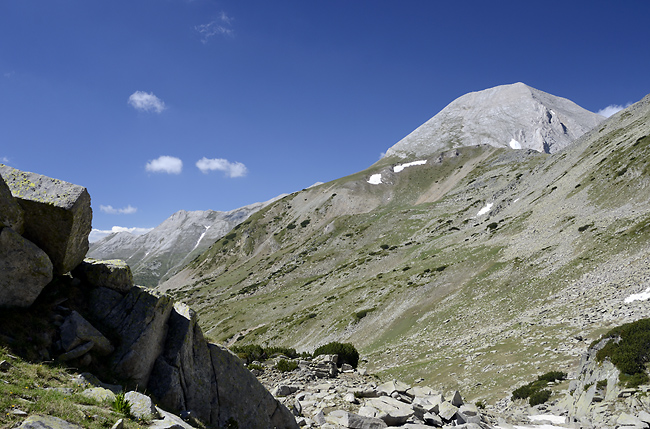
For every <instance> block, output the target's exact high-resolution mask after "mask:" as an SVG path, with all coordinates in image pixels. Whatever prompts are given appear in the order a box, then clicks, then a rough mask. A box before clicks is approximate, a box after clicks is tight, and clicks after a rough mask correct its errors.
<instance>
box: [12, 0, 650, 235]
mask: <svg viewBox="0 0 650 429" xmlns="http://www.w3.org/2000/svg"><path fill="white" fill-rule="evenodd" d="M648 17H650V2H648V1H620V2H612V1H607V2H605V1H571V2H556V1H549V2H544V3H539V2H522V1H492V2H487V1H455V2H443V1H434V0H426V1H424V0H410V1H409V0H406V1H379V0H377V1H351V0H346V1H339V0H327V1H325V0H322V1H320V0H309V1H305V0H300V1H298V0H296V1H283V0H276V1H272V2H271V1H268V0H263V1H261V0H254V1H245V0H238V1H228V0H222V1H210V0H192V1H189V0H128V1H124V0H111V1H99V0H98V1H88V0H60V1H51V0H33V1H29V0H2V1H1V2H0V40H1V41H0V162H4V163H6V164H8V165H11V166H13V167H15V168H18V169H21V170H26V171H33V172H37V173H40V174H44V175H48V176H51V177H55V178H58V179H62V180H66V181H69V182H73V183H76V184H79V185H82V186H85V187H87V188H88V190H89V192H90V195H91V198H92V204H93V211H94V220H93V226H94V228H96V229H98V230H103V231H108V230H111V229H112V228H113V227H115V226H120V227H126V228H136V227H137V228H151V227H154V226H156V225H158V224H159V223H160V222H162V221H163V220H164V219H166V218H167V217H169V216H170V215H171V214H172V213H174V212H175V211H177V210H181V209H184V210H207V209H212V210H231V209H235V208H238V207H241V206H244V205H247V204H250V203H253V202H256V201H265V200H268V199H270V198H272V197H275V196H276V195H279V194H281V193H290V192H294V191H297V190H300V189H303V188H305V187H308V186H310V185H312V184H313V183H315V182H318V181H322V182H325V181H329V180H333V179H336V178H339V177H342V176H345V175H348V174H351V173H354V172H356V171H359V170H362V169H365V168H366V167H368V166H370V165H371V164H373V163H374V162H376V161H377V160H378V159H379V156H380V154H381V153H382V152H384V151H385V150H386V149H388V148H389V147H390V146H392V145H393V144H395V143H396V142H397V141H399V140H400V139H401V138H402V137H404V136H406V135H407V134H408V133H410V132H411V131H412V130H413V129H415V128H417V127H418V126H419V125H421V124H422V123H423V122H425V121H426V120H427V119H429V118H430V117H432V116H433V115H435V114H436V113H437V112H439V111H440V110H441V109H442V108H444V106H446V105H447V104H448V103H450V102H451V101H453V100H454V99H455V98H457V97H459V96H461V95H463V94H466V93H468V92H470V91H478V90H482V89H486V88H489V87H493V86H496V85H501V84H509V83H514V82H519V81H521V82H524V83H526V84H528V85H530V86H533V87H535V88H537V89H540V90H542V91H545V92H548V93H551V94H554V95H558V96H562V97H566V98H569V99H571V100H573V101H574V102H576V103H578V104H579V105H581V106H583V107H584V108H586V109H588V110H591V111H599V110H601V109H604V108H606V107H607V106H610V105H619V106H625V105H626V104H628V103H630V102H636V101H638V100H639V99H641V98H642V97H643V96H645V95H646V94H647V93H649V92H650V72H649V71H650V37H648V34H647V19H648Z"/></svg>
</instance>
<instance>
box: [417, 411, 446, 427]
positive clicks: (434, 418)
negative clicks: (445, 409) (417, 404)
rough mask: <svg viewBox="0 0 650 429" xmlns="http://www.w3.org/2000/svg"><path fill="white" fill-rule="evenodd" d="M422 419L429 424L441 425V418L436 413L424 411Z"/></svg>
mask: <svg viewBox="0 0 650 429" xmlns="http://www.w3.org/2000/svg"><path fill="white" fill-rule="evenodd" d="M422 421H423V422H424V423H426V424H427V425H429V426H437V427H442V419H441V418H440V416H438V415H437V414H433V413H424V415H423V416H422Z"/></svg>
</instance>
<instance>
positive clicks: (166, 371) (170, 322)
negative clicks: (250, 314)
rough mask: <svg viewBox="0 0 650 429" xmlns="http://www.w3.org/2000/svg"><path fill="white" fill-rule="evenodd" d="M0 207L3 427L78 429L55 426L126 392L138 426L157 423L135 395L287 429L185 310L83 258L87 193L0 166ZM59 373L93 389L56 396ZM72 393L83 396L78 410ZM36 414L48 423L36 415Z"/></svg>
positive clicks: (287, 416) (287, 417)
mask: <svg viewBox="0 0 650 429" xmlns="http://www.w3.org/2000/svg"><path fill="white" fill-rule="evenodd" d="M0 209H2V210H1V211H0V308H1V309H2V311H1V312H0V357H2V358H3V359H2V361H1V362H0V373H2V379H1V380H2V383H0V406H2V407H3V409H2V413H0V425H1V426H3V427H10V426H11V425H10V424H9V423H16V421H20V420H23V419H25V421H24V422H23V425H22V426H21V427H24V428H28V427H31V428H33V427H43V428H51V427H64V428H73V427H74V428H76V427H78V426H72V425H70V424H68V423H66V422H61V420H59V419H58V418H59V417H61V416H62V415H63V414H65V415H68V414H69V415H71V417H72V418H73V419H75V420H77V421H78V420H80V419H81V420H82V421H83V419H85V418H86V413H85V411H88V408H85V409H84V408H82V407H80V405H84V404H85V405H97V404H100V405H101V404H102V403H105V402H111V403H113V402H117V398H116V393H117V394H119V393H120V392H121V393H122V394H123V393H124V392H126V390H130V391H129V392H127V393H126V395H123V397H122V400H123V401H124V400H126V401H131V400H133V401H132V402H131V407H132V411H133V415H135V416H137V413H136V408H138V404H139V403H140V402H141V401H140V399H142V400H145V398H146V400H147V401H148V404H149V405H148V409H149V411H150V413H149V414H148V417H147V419H148V420H151V419H153V420H160V419H159V418H158V417H160V415H159V412H158V411H157V410H156V409H155V408H154V406H153V403H154V402H153V400H152V399H151V398H149V397H147V396H146V395H142V394H140V393H138V392H136V391H135V390H140V391H146V392H147V394H148V395H151V396H152V397H153V398H155V401H156V402H155V403H157V404H158V405H160V406H161V407H162V408H165V409H167V410H173V411H177V412H181V411H183V412H185V414H187V415H188V416H189V415H191V417H192V418H193V419H195V420H196V421H197V422H199V423H200V424H202V425H206V424H207V425H211V426H213V427H223V426H226V425H228V427H233V425H235V427H236V426H237V425H241V426H239V427H250V428H260V429H261V428H268V427H283V428H284V427H286V428H297V424H296V422H295V419H294V417H293V415H292V414H291V413H290V412H289V410H288V409H287V408H286V407H284V406H283V405H282V404H280V403H279V402H278V401H277V400H275V399H274V398H273V396H272V395H271V394H270V393H269V392H268V391H267V390H266V389H264V387H263V386H262V385H261V384H260V383H259V382H258V381H257V380H256V379H255V377H254V376H253V375H251V373H250V372H249V371H248V370H247V369H246V368H244V366H243V364H242V363H241V361H240V360H239V359H238V358H237V357H236V356H234V355H233V354H231V353H230V352H229V351H228V350H226V349H224V348H223V347H221V346H218V345H216V344H211V343H209V342H207V341H206V340H205V338H204V336H203V333H202V331H201V329H200V327H199V326H198V324H197V317H196V313H194V311H192V310H191V309H190V308H189V307H188V306H187V305H184V304H182V303H178V302H174V300H173V299H171V297H169V296H168V295H165V294H161V293H157V292H155V291H151V290H147V289H145V288H142V287H138V286H134V285H133V277H132V274H131V271H130V269H129V267H128V265H126V264H125V263H124V262H123V261H97V260H89V259H85V260H84V256H85V254H86V251H87V250H88V234H89V233H90V229H91V227H90V225H91V221H92V210H91V207H90V196H89V195H88V192H87V190H86V189H85V188H83V187H81V186H78V185H74V184H71V183H67V182H63V181H60V180H56V179H52V178H49V177H44V176H41V175H38V174H35V173H27V172H23V171H19V170H16V169H14V168H11V167H8V166H5V165H0ZM7 359H10V360H11V361H10V360H7ZM30 361H31V362H39V363H40V362H44V363H45V365H47V366H48V369H40V368H39V367H36V368H30V366H29V364H28V362H30ZM12 362H13V363H12ZM50 366H53V367H55V368H56V367H57V366H58V367H60V369H59V371H58V372H59V374H58V375H57V374H55V373H56V369H54V370H49V367H50ZM14 367H15V368H16V369H15V370H14V369H13V368H14ZM63 367H65V369H66V370H64V368H63ZM67 368H78V369H83V370H86V371H90V372H92V373H93V374H94V375H95V376H96V377H92V378H93V380H97V381H96V382H95V383H82V384H95V385H96V386H97V387H96V390H95V391H92V389H95V388H90V389H91V392H87V391H86V390H81V388H77V389H75V388H72V387H63V386H65V384H64V383H65V382H66V380H67V381H68V382H69V381H70V380H69V374H68V373H67V372H66V371H67ZM35 374H36V375H35ZM21 377H28V378H27V380H21ZM7 379H9V380H11V381H8V380H7ZM98 379H99V380H102V381H103V382H104V383H101V382H99V381H98ZM107 382H108V383H110V384H105V383H107ZM52 384H55V386H52ZM62 384H63V386H61V385H62ZM16 386H20V387H21V390H20V391H18V390H16V389H15V387H16ZM86 387H88V386H86ZM23 388H24V390H23ZM52 389H59V390H55V391H52ZM61 389H62V390H61ZM77 394H79V395H80V396H82V397H85V396H88V395H90V396H92V398H91V399H81V398H79V397H76V399H77V401H80V402H81V403H78V402H75V395H77ZM98 398H99V399H98ZM138 398H139V399H138ZM88 401H90V402H88ZM50 403H55V404H57V405H56V406H50V405H48V404H50ZM17 407H18V409H19V411H20V412H16V408H17ZM70 409H72V410H74V409H78V412H77V413H75V412H70ZM44 410H45V411H46V412H47V413H48V414H49V416H46V417H45V418H43V416H38V415H36V414H41V413H42V412H43V411H44ZM97 413H101V414H102V415H110V413H108V412H107V411H106V410H98V411H97ZM30 414H32V415H30ZM80 414H81V416H83V417H81V416H80ZM126 414H129V413H126ZM162 414H165V412H162ZM98 418H99V417H98ZM105 418H108V417H105ZM177 420H179V419H177ZM105 423H106V422H105ZM118 423H119V422H118ZM158 423H161V424H163V422H157V423H156V425H157V424H158ZM181 423H182V422H181ZM82 424H84V426H86V424H85V423H82ZM116 424H117V423H116ZM92 426H94V427H96V426H97V425H96V424H94V423H93V424H92ZM179 426H181V427H188V426H187V425H183V424H177V423H176V422H174V421H171V423H170V422H169V419H168V421H167V422H166V423H165V425H163V426H155V427H159V428H163V427H179ZM114 427H116V428H117V427H122V426H121V423H120V424H119V425H118V426H114ZM130 427H133V425H130Z"/></svg>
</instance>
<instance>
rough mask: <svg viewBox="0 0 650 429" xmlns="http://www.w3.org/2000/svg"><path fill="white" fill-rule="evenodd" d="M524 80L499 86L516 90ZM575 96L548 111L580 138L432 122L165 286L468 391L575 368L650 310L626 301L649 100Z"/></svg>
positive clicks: (276, 337) (648, 147) (215, 327)
mask: <svg viewBox="0 0 650 429" xmlns="http://www.w3.org/2000/svg"><path fill="white" fill-rule="evenodd" d="M522 85H523V84H515V85H512V86H504V87H498V88H501V90H502V91H505V92H506V94H505V95H504V96H507V98H509V97H511V94H510V93H511V91H512V90H516V91H515V92H521V90H522V88H521V86H522ZM526 88H529V87H526ZM487 91H492V92H494V89H493V90H487ZM535 91H537V90H534V91H529V93H532V94H535ZM537 92H539V93H541V91H537ZM541 94H543V95H542V96H539V95H538V96H537V99H543V100H547V101H548V100H551V101H552V102H553V103H555V104H553V103H551V104H552V105H549V106H548V107H545V108H544V109H546V110H548V112H550V111H551V110H553V111H554V112H560V108H559V107H557V106H558V103H560V101H557V100H556V98H554V97H553V96H551V95H549V94H545V93H541ZM461 98H462V97H461ZM478 98H479V99H481V100H485V99H488V101H489V103H493V101H494V97H478ZM497 99H499V97H497ZM459 100H460V99H459ZM528 100H529V98H524V102H526V103H528ZM560 100H564V99H560ZM565 101H566V100H564V101H562V102H561V103H564V102H565ZM453 104H454V103H452V104H450V106H452V105H453ZM563 105H564V104H563ZM574 106H575V105H574ZM452 107H454V106H452ZM488 107H489V109H495V108H496V107H495V106H494V105H492V104H491V105H490V106H488ZM488 107H486V106H480V105H479V106H474V107H472V108H473V109H476V111H480V110H481V109H487V108H488ZM511 108H512V107H511ZM576 108H577V106H576ZM454 109H456V108H454ZM463 109H464V110H468V109H467V106H465V107H463ZM489 109H488V110H489ZM544 109H534V110H535V111H537V112H539V114H540V115H542V117H544V115H546V110H544ZM579 109H580V108H577V109H575V110H574V112H573V114H574V117H572V120H571V121H569V120H568V119H566V118H567V116H564V115H566V113H565V112H566V111H562V113H561V115H560V114H555V116H553V115H551V117H550V118H549V117H547V120H548V123H549V124H551V125H553V124H555V125H553V126H551V127H550V128H549V129H553V130H555V131H556V132H559V133H560V134H561V135H565V134H566V135H569V136H572V137H574V138H577V139H576V140H575V141H573V142H572V143H571V144H569V145H567V146H565V147H563V148H557V149H550V150H548V151H545V150H543V148H544V145H542V147H541V148H540V147H539V146H535V145H531V146H528V147H526V146H524V145H521V147H522V148H521V149H517V150H515V149H513V146H512V145H509V143H508V142H511V141H512V140H517V139H520V140H522V142H523V140H524V139H522V138H521V136H522V135H530V132H528V131H526V132H523V134H522V133H521V132H520V133H519V134H517V133H518V131H521V129H523V127H524V125H517V122H516V121H514V122H511V121H508V122H509V125H507V126H504V125H503V124H501V123H499V122H498V118H499V115H496V116H495V117H494V118H492V117H490V120H491V121H496V122H489V123H484V124H482V127H483V128H484V129H486V130H491V129H495V130H497V131H498V135H500V136H501V137H500V139H501V140H500V141H501V142H503V145H502V146H501V147H499V146H498V145H496V144H492V142H486V141H483V140H482V139H480V138H477V139H475V140H471V139H469V138H465V140H463V142H462V145H457V144H455V143H453V142H452V141H450V140H448V136H449V133H448V131H445V130H443V131H442V132H441V134H435V133H434V134H428V135H427V139H429V141H430V142H431V147H430V149H429V150H430V152H428V153H425V152H423V150H424V149H422V147H423V146H422V144H421V141H422V140H418V141H417V142H416V143H415V144H414V145H413V146H410V145H407V146H404V145H403V144H400V145H399V146H398V145H396V146H394V149H392V150H389V151H388V152H387V155H386V156H385V157H384V158H382V159H381V160H380V161H378V162H377V163H375V164H374V165H372V166H371V167H369V168H368V169H366V170H364V171H361V172H359V173H356V174H353V175H350V176H348V177H344V178H341V179H338V180H334V181H332V182H329V183H325V184H321V185H319V186H315V187H311V188H308V189H305V190H303V191H300V192H296V193H293V194H291V195H289V196H286V197H284V198H282V199H280V200H278V201H276V202H274V203H272V204H269V205H268V206H266V207H264V208H263V209H261V210H259V211H258V212H256V213H255V214H253V215H252V216H251V217H250V218H248V219H247V220H246V221H244V222H243V223H241V224H239V225H237V226H235V227H234V229H233V230H232V231H231V233H229V234H228V235H227V236H226V237H222V238H221V239H220V240H218V241H217V242H216V243H214V244H213V245H212V246H211V247H210V248H209V249H208V250H207V251H206V252H204V253H203V254H201V255H200V256H198V257H196V258H195V259H194V260H193V261H192V262H190V263H189V265H187V266H186V267H185V268H184V269H183V270H181V271H179V272H178V273H177V274H175V275H174V276H172V277H171V278H170V279H168V280H167V281H165V282H163V283H162V284H160V285H159V286H158V288H159V289H161V290H162V291H166V292H168V293H170V294H171V295H172V296H174V297H175V298H176V299H179V300H181V301H183V302H185V303H187V304H189V305H191V306H192V307H193V308H194V309H196V310H197V312H198V313H199V314H200V320H201V324H202V327H203V329H204V332H206V335H207V336H208V337H210V338H212V339H214V340H216V341H218V342H224V343H227V344H249V343H259V344H267V345H282V346H288V347H295V348H296V349H298V350H313V349H314V348H315V347H316V346H318V345H320V344H323V343H327V342H329V341H335V340H336V341H346V342H352V343H354V344H355V345H356V346H357V347H358V348H359V350H360V351H361V352H362V356H363V358H364V359H365V363H364V365H366V366H367V367H368V369H369V371H370V372H372V373H377V374H378V375H380V376H381V377H382V378H390V377H395V378H399V379H403V380H405V381H407V382H411V381H413V379H416V378H420V377H422V378H424V379H425V381H426V383H428V384H429V385H431V386H433V387H444V388H454V389H456V388H457V389H459V390H462V391H463V392H464V393H465V394H467V395H468V397H470V398H473V399H484V400H487V401H490V402H493V401H495V400H498V399H500V398H503V397H505V396H507V395H508V393H507V392H510V391H512V389H513V388H515V387H517V386H518V385H520V384H522V382H524V381H528V380H529V379H531V378H532V376H533V375H535V374H539V373H543V372H546V371H551V370H563V371H569V370H570V369H571V368H573V367H574V365H575V364H577V361H578V357H579V355H580V354H581V353H582V352H584V350H585V349H586V347H587V346H588V345H589V343H590V342H591V341H592V340H594V339H595V338H596V337H597V336H598V335H600V334H601V333H603V332H604V331H606V330H608V328H609V327H611V326H614V325H618V324H621V323H625V322H628V321H632V320H636V319H639V318H641V317H647V316H648V313H649V311H648V310H647V308H646V307H647V306H646V305H645V302H644V301H642V300H635V301H630V302H626V300H625V299H626V298H628V297H630V296H632V295H633V294H636V293H639V292H642V291H644V290H645V289H646V288H647V287H649V286H650V284H649V281H648V280H649V279H650V266H649V263H648V259H647V257H648V251H649V249H650V248H649V247H648V238H649V237H648V234H649V233H650V207H649V206H648V200H649V198H650V195H649V192H650V191H649V189H650V188H649V187H648V185H649V184H650V183H649V176H648V171H647V165H646V160H647V159H648V155H650V153H649V152H650V137H649V135H650V121H649V117H650V99H649V98H648V97H646V98H645V99H644V100H642V101H641V102H639V103H637V104H635V105H633V106H631V107H629V108H628V109H626V110H625V111H623V112H619V113H618V114H616V115H614V116H613V117H611V118H610V119H608V120H606V121H604V120H603V119H602V118H600V119H598V118H596V116H597V115H595V114H591V113H589V112H586V111H584V109H582V110H579ZM469 110H471V109H469ZM585 112H586V113H585ZM452 114H455V115H457V114H458V111H457V112H453V111H452V112H451V113H450V112H449V111H447V112H445V110H443V112H441V113H440V114H439V115H443V117H444V116H445V115H446V116H449V115H452ZM452 116H453V115H452ZM560 116H562V118H561V119H558V118H559V117H560ZM508 117H509V116H508ZM554 117H555V118H556V119H553V118H554ZM575 117H582V118H588V120H589V121H592V122H593V125H591V126H588V125H586V124H584V121H583V125H580V126H576V125H575V124H576V123H577V121H575ZM434 119H435V118H433V119H432V120H431V121H434ZM431 121H429V122H431ZM554 121H555V122H554ZM558 121H559V123H558ZM600 121H602V122H600ZM429 122H428V123H429ZM434 122H435V121H434ZM530 122H531V123H533V127H535V126H536V125H535V124H538V123H539V120H538V119H534V120H532V119H531V121H530ZM599 122H600V123H599ZM596 123H598V125H595V124H596ZM525 126H529V124H526V125H525ZM594 126H595V127H594ZM429 128H430V127H429ZM462 128H463V129H465V128H468V127H467V125H464V126H463V127H462ZM588 129H591V131H589V132H587V133H586V134H584V135H582V133H584V132H585V131H586V130H588ZM424 131H426V129H425V130H424ZM418 133H419V132H418V131H417V130H416V132H414V133H412V134H418ZM504 133H510V134H509V135H507V136H506V134H504ZM560 134H558V135H557V136H555V137H552V138H551V137H549V136H548V135H547V136H546V139H547V140H546V141H551V140H553V141H558V140H559V137H558V136H559V135H560ZM580 135H582V136H581V137H578V136H580ZM445 138H447V140H445ZM531 141H532V140H531ZM517 142H518V143H520V141H519V140H517ZM547 146H548V147H549V148H552V147H553V145H547ZM398 149H399V150H398ZM533 149H536V150H533ZM545 152H550V153H545Z"/></svg>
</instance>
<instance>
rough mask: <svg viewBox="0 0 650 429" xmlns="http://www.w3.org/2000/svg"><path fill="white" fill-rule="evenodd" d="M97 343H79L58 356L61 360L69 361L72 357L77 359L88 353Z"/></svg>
mask: <svg viewBox="0 0 650 429" xmlns="http://www.w3.org/2000/svg"><path fill="white" fill-rule="evenodd" d="M94 345H95V344H94V343H93V342H92V341H87V342H85V343H83V344H80V345H78V346H77V347H75V348H74V349H72V350H70V351H69V352H66V353H63V354H62V355H60V356H59V357H58V360H59V361H61V362H67V361H69V360H72V359H77V358H79V357H81V356H83V355H85V354H86V353H88V352H89V351H90V350H91V349H92V348H93V346H94Z"/></svg>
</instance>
